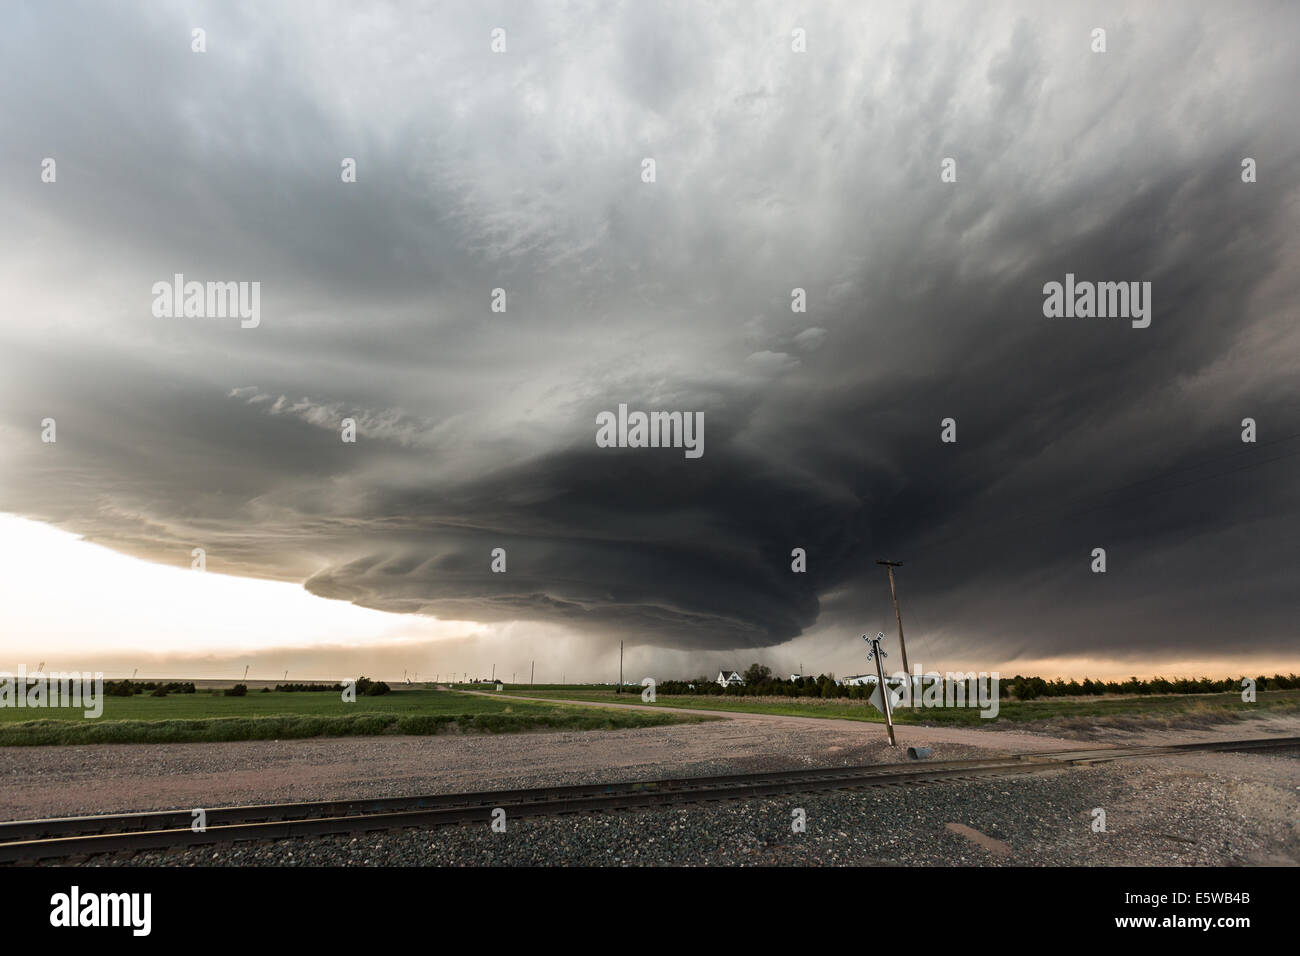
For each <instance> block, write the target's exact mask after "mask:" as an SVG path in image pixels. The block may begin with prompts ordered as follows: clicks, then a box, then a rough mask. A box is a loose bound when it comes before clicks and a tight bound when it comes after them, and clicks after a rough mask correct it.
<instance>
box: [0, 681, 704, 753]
mask: <svg viewBox="0 0 1300 956" xmlns="http://www.w3.org/2000/svg"><path fill="white" fill-rule="evenodd" d="M503 696H504V695H503ZM698 719H699V718H696V717H691V716H690V715H685V714H681V715H674V714H662V715H661V714H653V713H646V712H644V711H640V712H638V711H612V710H608V709H598V708H584V707H575V706H572V705H566V704H558V703H557V704H551V703H538V702H533V701H521V700H515V699H498V698H490V697H482V696H478V695H474V694H462V693H458V692H455V691H446V690H433V689H406V688H402V689H394V690H393V691H392V692H390V693H388V694H384V695H381V696H376V697H367V696H365V695H359V696H358V697H357V699H356V702H355V703H345V702H344V701H343V700H342V698H341V695H340V694H338V693H335V692H329V691H327V692H301V693H286V692H275V691H273V692H270V693H260V692H256V691H250V692H249V693H248V695H247V696H245V697H226V696H224V695H221V694H214V693H212V692H210V691H208V692H204V691H200V692H197V693H194V694H169V695H167V696H166V697H150V696H149V695H148V694H147V693H146V694H143V695H136V696H132V697H105V698H104V713H103V715H102V716H101V717H99V718H96V719H88V718H86V717H85V716H84V712H83V710H82V709H80V708H43V709H40V710H28V709H26V708H13V707H5V708H0V746H21V745H41V744H87V743H182V742H192V741H216V740H279V739H286V738H297V737H319V736H324V737H331V736H354V735H359V734H385V733H394V734H430V733H457V732H459V733H464V732H489V733H510V732H520V731H531V730H602V729H627V728H637V727H658V726H663V725H664V724H669V723H682V722H694V721H695V720H698Z"/></svg>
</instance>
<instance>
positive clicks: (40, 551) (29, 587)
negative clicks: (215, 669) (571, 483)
mask: <svg viewBox="0 0 1300 956" xmlns="http://www.w3.org/2000/svg"><path fill="white" fill-rule="evenodd" d="M0 540H3V542H4V546H3V548H0V582H3V584H2V585H0V587H2V588H3V594H4V598H3V609H2V610H0V624H2V625H3V626H2V627H0V670H4V669H9V670H13V669H14V668H16V667H17V666H18V665H19V664H20V663H25V664H26V665H27V666H28V667H29V668H30V667H33V666H35V665H36V664H37V663H38V662H39V660H45V661H47V663H48V667H49V668H59V667H61V666H62V665H63V664H67V665H68V668H67V669H73V670H76V669H78V668H77V666H76V664H77V658H79V657H80V658H81V659H83V660H84V659H85V658H92V659H93V658H95V657H101V656H103V655H106V654H112V655H113V656H115V657H120V656H122V655H123V654H125V653H131V652H139V653H141V654H145V655H169V654H176V653H180V654H207V653H212V654H214V655H223V656H224V655H231V654H239V653H247V652H252V651H257V652H262V651H268V650H274V649H276V648H299V649H302V648H321V647H328V646H333V647H339V646H344V647H350V648H356V647H361V646H364V645H366V644H383V645H388V646H391V645H394V644H400V643H402V642H404V641H410V642H420V643H427V642H429V641H431V640H438V639H439V638H462V637H467V636H476V635H481V634H483V633H485V632H486V631H488V630H489V628H487V627H486V626H484V625H482V624H477V623H474V622H471V621H443V620H440V619H438V618H435V617H428V616H424V615H418V614H392V613H389V612H385V611H375V610H371V609H368V608H363V607H358V606H356V605H354V604H349V603H347V602H344V601H335V600H330V599H327V598H322V597H317V596H316V595H314V594H311V593H310V592H309V591H307V590H306V589H305V588H303V586H302V585H301V584H293V583H290V582H285V581H265V580H260V579H256V578H241V577H233V576H231V575H224V574H218V573H216V572H213V571H197V570H194V569H190V568H176V567H168V566H164V565H159V564H153V563H151V562H149V561H144V560H142V559H140V558H134V557H131V556H129V555H125V554H119V553H118V552H116V551H113V550H112V549H111V548H107V547H104V546H102V545H98V544H94V543H92V542H89V541H86V540H84V539H83V538H81V537H79V536H78V535H76V534H72V533H70V532H67V531H62V530H60V529H58V528H55V527H53V526H52V525H47V524H43V523H41V522H38V521H31V520H28V519H26V518H19V517H17V516H16V515H12V514H5V513H0ZM29 658H30V660H29Z"/></svg>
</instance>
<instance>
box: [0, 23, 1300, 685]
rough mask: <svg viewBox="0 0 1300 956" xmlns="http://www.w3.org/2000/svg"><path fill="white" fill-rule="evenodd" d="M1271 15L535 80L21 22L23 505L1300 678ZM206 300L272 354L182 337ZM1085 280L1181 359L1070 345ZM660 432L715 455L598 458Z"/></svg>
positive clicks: (733, 43) (341, 562) (757, 613)
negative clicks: (1285, 662)
mask: <svg viewBox="0 0 1300 956" xmlns="http://www.w3.org/2000/svg"><path fill="white" fill-rule="evenodd" d="M1259 8H1260V10H1261V11H1266V12H1267V14H1268V15H1267V16H1260V17H1254V18H1250V17H1247V18H1228V17H1226V16H1225V15H1224V14H1222V13H1221V12H1220V11H1219V10H1218V8H1217V7H1216V6H1215V5H1213V4H1208V3H1207V4H1167V5H1156V6H1152V7H1147V8H1143V9H1142V10H1141V11H1139V12H1133V11H1127V12H1126V13H1125V14H1124V16H1123V18H1118V17H1117V16H1116V15H1112V14H1108V13H1107V12H1106V11H1105V10H1101V11H1098V10H1096V9H1094V8H1093V7H1090V6H1088V5H1067V6H1064V7H1062V6H1060V5H1056V6H1054V8H1053V9H1052V10H1051V11H1047V10H1037V9H1035V8H1032V7H1030V6H1026V5H1018V4H1007V5H995V6H992V7H982V8H980V9H978V10H975V9H971V10H963V11H958V10H954V9H953V8H952V7H950V6H948V5H943V4H904V5H900V6H899V7H898V8H896V9H895V8H891V9H890V10H887V11H881V10H872V11H866V10H859V9H857V8H856V7H854V6H853V5H849V4H846V5H843V6H842V7H841V8H839V9H836V10H825V11H820V12H818V13H817V14H816V15H815V16H810V17H807V18H805V19H800V20H799V22H798V23H793V22H791V20H790V16H789V14H788V13H787V12H785V11H783V10H782V9H780V8H779V7H778V6H776V5H759V6H757V7H756V6H754V5H748V4H746V5H742V6H739V7H737V8H736V9H727V8H725V7H717V8H709V9H707V10H700V9H697V8H696V7H695V6H689V7H688V6H682V7H681V8H680V9H678V10H675V11H674V10H672V9H667V10H665V11H664V12H662V13H659V12H651V11H649V10H646V9H642V8H639V7H634V8H626V9H617V10H611V9H608V8H605V7H601V6H593V7H592V8H591V9H579V8H573V9H569V8H566V10H565V11H564V12H561V11H554V10H550V11H546V10H540V9H539V10H520V11H503V12H499V13H497V14H494V16H497V17H498V18H500V19H502V21H503V22H504V23H505V28H506V30H507V35H508V37H509V42H508V47H507V50H506V52H504V53H500V54H494V53H492V52H491V50H490V48H489V43H488V33H487V30H488V28H489V27H490V26H494V25H496V24H495V22H494V23H492V24H486V21H483V22H480V20H481V17H475V16H469V15H467V13H466V11H465V10H458V9H452V8H448V9H447V10H445V11H441V10H440V11H435V12H432V13H429V12H427V11H411V14H410V16H406V15H402V16H400V17H399V16H397V14H396V13H394V15H393V16H394V18H395V19H392V20H390V19H389V18H388V16H387V15H377V16H375V17H371V18H365V19H362V18H358V17H348V16H342V17H320V16H319V15H318V14H317V13H316V12H314V11H313V10H312V9H311V8H308V7H302V8H295V7H293V6H285V7H279V6H277V7H276V8H275V9H274V10H262V9H260V8H252V7H237V8H227V7H224V6H221V7H218V6H214V7H207V8H201V9H200V10H199V11H198V12H197V13H194V14H188V13H185V14H183V13H181V12H179V11H172V12H160V11H158V10H156V9H152V8H143V7H142V8H140V9H138V10H136V11H134V12H130V13H128V12H120V11H118V12H117V14H118V15H117V16H116V17H115V18H114V19H113V22H112V23H111V24H110V23H108V22H107V21H105V20H104V14H103V12H102V11H98V10H96V9H94V8H86V9H85V10H84V13H83V15H82V16H80V17H55V16H54V15H53V14H48V13H44V12H42V11H40V10H39V9H36V8H29V9H24V10H22V11H21V12H19V13H16V14H14V23H13V24H12V28H11V29H10V30H8V31H6V33H5V36H4V39H0V52H3V54H4V55H5V59H6V62H7V63H9V64H11V65H12V71H11V75H12V76H15V77H22V76H31V75H36V74H37V73H40V75H41V76H42V77H43V78H44V79H43V81H42V83H40V84H37V85H36V86H35V87H34V88H29V87H28V86H20V85H19V84H18V83H16V82H15V83H7V84H4V85H3V86H0V97H2V98H3V101H2V102H0V106H3V107H4V109H5V112H6V116H7V117H8V118H9V119H8V123H9V125H10V133H11V135H10V136H8V137H7V138H8V140H9V142H10V143H12V144H17V145H18V146H19V147H20V148H10V149H7V150H5V151H4V152H3V153H2V154H0V173H2V174H3V185H2V186H0V188H3V190H4V199H5V205H6V208H7V209H11V210H12V211H13V213H12V215H11V216H9V217H8V221H7V223H6V225H5V226H4V227H3V229H0V242H2V243H3V246H0V252H3V253H4V255H3V256H2V257H0V261H3V263H4V265H2V266H0V269H3V278H4V283H5V288H6V290H7V298H8V300H9V301H8V303H7V308H6V319H5V321H4V324H3V327H2V332H0V334H2V335H3V338H4V342H3V346H4V356H5V358H4V360H3V361H4V363H5V365H6V369H5V375H4V376H3V385H2V386H0V388H3V396H2V397H3V402H0V416H2V417H0V428H2V429H3V436H2V437H3V438H4V440H5V442H6V447H7V448H8V449H10V450H11V451H12V454H9V455H7V456H6V457H7V459H8V460H7V462H6V463H5V464H4V465H3V466H0V467H2V470H0V482H2V484H0V490H2V492H3V498H2V499H0V500H2V501H3V507H4V508H5V509H6V510H9V511H13V512H15V513H18V514H23V515H28V516H32V517H36V518H39V519H41V520H46V521H51V522H55V523H57V524H59V525H60V526H62V527H65V528H68V529H70V530H74V531H77V532H79V533H82V534H86V535H88V536H91V537H92V538H93V539H94V540H98V541H102V542H104V543H108V544H110V545H112V546H114V547H116V548H119V549H121V550H124V551H127V552H129V553H132V554H138V555H141V556H145V557H148V558H150V559H152V560H156V561H161V562H164V563H172V564H185V563H188V560H189V558H188V555H189V552H190V549H191V548H192V547H194V546H202V547H204V548H205V549H206V551H207V553H208V554H209V555H210V556H211V560H212V565H211V566H212V568H213V569H215V570H220V571H224V572H229V573H236V574H248V575H256V576H263V577H272V578H277V579H281V580H292V581H299V582H303V583H305V586H306V587H307V588H308V590H310V591H311V592H312V593H314V594H318V595H321V596H325V597H331V598H338V599H342V600H348V601H354V602H357V603H359V604H362V605H364V606H367V607H373V608H379V609H383V610H390V611H400V612H411V613H430V614H436V615H438V616H440V617H443V618H454V619H463V620H471V621H482V622H499V623H501V624H506V623H508V622H514V621H518V622H537V623H539V624H546V625H549V626H553V627H556V628H559V629H560V630H561V631H562V632H563V633H566V634H570V635H573V636H574V640H575V643H574V645H573V647H574V648H578V647H588V646H590V644H588V643H584V642H591V641H597V642H599V641H602V640H604V641H607V640H610V639H617V638H618V637H623V636H626V637H628V638H630V639H631V640H632V641H634V642H636V643H637V644H638V645H639V646H645V647H653V648H663V649H668V650H673V651H683V652H690V651H698V652H700V653H701V654H704V655H707V654H712V653H720V652H725V651H728V650H730V649H733V648H746V649H761V648H770V647H772V646H774V645H780V644H782V643H783V642H788V641H790V640H792V639H795V638H796V637H798V636H799V635H812V636H814V637H817V639H818V640H823V639H824V640H825V641H826V642H827V643H826V645H825V646H826V647H830V646H832V645H833V642H834V641H835V640H836V639H837V638H836V637H835V635H837V634H847V635H849V636H850V637H855V636H856V634H857V633H858V632H860V631H862V630H865V629H867V628H869V627H875V626H877V624H881V625H883V624H884V623H885V622H886V621H887V620H888V615H889V613H890V612H889V610H888V593H887V588H886V587H885V585H884V583H883V577H882V576H881V575H880V574H879V569H878V568H877V567H876V566H875V564H874V562H875V560H876V559H877V558H881V557H886V556H889V557H894V558H899V559H902V560H904V561H905V562H906V567H905V570H904V571H903V572H902V575H901V579H902V581H903V582H904V595H905V609H906V613H908V614H909V615H913V617H910V618H909V620H912V621H914V622H915V625H914V626H915V627H916V628H917V640H918V641H922V640H927V639H928V640H929V641H931V642H932V646H933V647H934V649H935V650H934V652H933V653H934V654H939V655H965V656H966V657H968V658H969V657H973V656H979V655H988V656H992V657H996V658H998V659H1015V658H1029V659H1035V660H1042V659H1051V658H1053V657H1066V656H1077V655H1078V654H1079V653H1080V652H1081V649H1086V651H1087V653H1089V654H1094V655H1098V656H1108V657H1110V658H1124V657H1131V656H1134V655H1137V656H1139V657H1140V658H1141V659H1145V660H1149V661H1158V660H1160V659H1162V658H1171V657H1172V656H1174V655H1178V656H1179V657H1180V659H1183V658H1187V657H1189V656H1195V655H1205V654H1208V653H1210V652H1211V651H1214V652H1216V653H1217V652H1218V651H1220V650H1222V649H1223V647H1224V646H1225V644H1226V645H1227V646H1228V647H1230V648H1234V649H1237V650H1238V651H1239V652H1240V653H1242V654H1247V653H1249V654H1254V655H1269V654H1273V655H1276V656H1278V657H1279V658H1281V657H1284V656H1287V655H1293V654H1294V650H1295V647H1296V643H1295V625H1294V621H1295V620H1296V611H1297V602H1296V593H1297V592H1296V588H1295V569H1296V568H1297V567H1300V546H1298V545H1297V544H1296V541H1297V540H1298V537H1297V534H1296V532H1297V530H1300V528H1298V527H1297V524H1300V518H1298V517H1297V516H1298V515H1300V508H1297V504H1300V502H1298V501H1297V497H1298V496H1300V492H1297V490H1296V489H1297V483H1296V482H1295V480H1294V477H1295V467H1296V463H1297V461H1300V459H1297V458H1294V457H1288V456H1289V455H1290V454H1291V453H1292V452H1293V451H1294V450H1295V449H1296V445H1295V444H1294V443H1290V444H1288V442H1289V441H1290V440H1291V439H1292V438H1294V437H1295V436H1297V435H1300V405H1298V404H1297V395H1296V386H1295V376H1294V374H1293V371H1292V370H1293V369H1294V368H1295V367H1296V366H1297V360H1298V359H1300V332H1297V331H1296V330H1297V329H1298V328H1300V324H1298V323H1297V322H1296V319H1297V311H1296V306H1295V303H1296V301H1297V299H1296V292H1297V291H1300V290H1297V288H1296V285H1297V280H1296V276H1297V275H1300V269H1297V264H1298V262H1300V258H1298V252H1300V250H1298V249H1297V246H1296V239H1295V238H1294V237H1295V235H1296V234H1297V231H1296V228H1295V226H1296V208H1297V206H1296V197H1297V179H1296V174H1297V171H1300V142H1298V141H1297V136H1296V134H1295V131H1294V129H1293V124H1290V125H1289V124H1285V123H1279V122H1277V117H1278V116H1282V115H1286V114H1287V111H1288V107H1289V100H1288V99H1287V94H1286V92H1285V91H1288V90H1290V89H1293V88H1295V86H1296V81H1297V80H1298V79H1300V75H1298V74H1300V65H1297V64H1296V62H1295V59H1294V57H1293V56H1291V55H1289V47H1288V45H1287V44H1285V43H1279V42H1278V39H1279V37H1285V36H1291V37H1295V36H1296V35H1297V33H1298V32H1300V31H1298V29H1297V28H1300V22H1297V19H1298V16H1300V15H1297V13H1296V12H1295V11H1293V10H1291V9H1290V8H1288V7H1285V6H1281V7H1279V6H1273V5H1268V4H1260V5H1259ZM191 17H192V18H194V19H203V20H204V21H205V23H204V26H205V27H206V29H207V36H208V38H209V39H208V51H207V52H206V53H204V54H194V53H192V52H191V51H190V48H189V42H188V38H189V35H190V29H191V27H192V26H194V25H195V24H192V23H191V22H190V18H191ZM1102 21H1104V25H1106V26H1108V27H1109V34H1108V38H1109V42H1108V47H1107V50H1106V52H1105V53H1094V52H1093V51H1092V49H1091V39H1090V38H1091V36H1092V30H1093V29H1094V28H1095V27H1097V26H1098V25H1099V23H1100V22H1102ZM399 23H401V24H404V26H402V27H401V28H400V29H399V28H398V24H399ZM794 27H799V28H802V29H805V30H806V31H807V37H808V43H807V51H806V52H803V53H796V52H794V51H793V50H792V49H791V43H790V36H791V30H792V28H794ZM432 36H436V37H437V38H438V39H437V49H438V50H439V51H441V52H440V53H439V55H437V56H435V55H432V54H431V53H430V46H429V42H430V41H429V37H432ZM286 53H292V55H291V56H290V55H286ZM48 62H66V63H67V64H69V68H68V69H66V70H60V71H58V72H57V73H55V74H49V73H48V71H45V70H44V66H43V65H44V64H46V63H48ZM159 70H163V71H165V72H166V75H169V76H172V77H174V78H175V82H172V83H167V84H158V83H156V82H154V81H153V80H152V79H151V77H153V76H156V75H158V71H159ZM593 78H600V82H593ZM47 155H49V156H53V157H55V158H56V159H57V160H58V164H59V165H58V169H59V175H58V180H57V182H56V183H52V184H51V183H42V182H41V181H40V179H39V175H38V173H39V169H37V168H36V167H35V166H34V165H33V162H34V161H33V159H32V157H33V156H36V157H40V156H47ZM345 157H350V158H353V159H354V160H355V162H356V170H357V176H356V182H344V181H343V180H342V179H341V177H340V172H339V171H340V164H341V161H342V160H343V159H344V158H345ZM1246 157H1250V158H1252V159H1254V160H1255V161H1256V162H1257V164H1258V169H1259V175H1258V178H1257V181H1255V182H1250V183H1247V182H1243V177H1242V161H1243V158H1246ZM646 158H653V159H654V160H655V170H656V174H655V178H654V181H653V182H646V181H644V179H643V170H644V168H645V167H644V163H643V161H644V160H645V159H646ZM948 159H951V160H953V162H952V163H951V164H946V163H945V160H948ZM946 173H951V175H948V176H947V177H946V178H945V174H946ZM949 180H951V181H949ZM178 272H184V273H185V274H186V276H187V277H188V276H194V277H195V278H198V279H213V280H223V281H225V280H230V281H235V280H239V281H245V280H247V281H259V282H260V283H261V290H262V291H261V295H262V298H261V313H262V318H261V322H260V324H259V326H258V327H257V328H250V329H241V328H239V323H238V322H237V321H231V322H226V323H224V324H223V322H222V321H220V320H210V319H193V318H191V319H185V318H169V319H158V318H156V317H154V316H152V315H151V314H150V308H149V302H150V297H149V289H150V287H151V285H152V284H153V283H154V282H156V281H158V280H160V279H166V278H169V277H170V276H171V275H173V274H174V273H178ZM1067 274H1072V275H1076V276H1078V277H1080V278H1081V279H1087V280H1090V281H1115V282H1120V281H1123V282H1128V281H1134V282H1150V283H1151V288H1152V297H1151V302H1152V318H1151V324H1150V326H1149V327H1147V328H1134V327H1133V326H1132V325H1131V323H1130V322H1128V321H1125V320H1122V319H1100V318H1077V317H1076V318H1064V317H1061V318H1049V317H1047V316H1045V315H1044V312H1043V303H1044V292H1043V287H1044V285H1045V284H1046V283H1049V282H1054V281H1055V282H1061V281H1062V280H1063V277H1064V276H1066V275H1067ZM497 290H500V293H501V294H500V295H498V294H497ZM496 303H503V304H504V307H503V310H494V304H496ZM798 309H801V311H800V310H798ZM620 403H626V404H628V405H629V406H630V407H633V408H642V409H666V410H689V411H691V412H700V413H702V414H703V416H704V420H705V422H706V431H707V436H708V440H707V446H706V447H707V450H706V453H705V454H704V455H703V457H701V458H699V459H694V460H691V459H686V458H684V456H683V455H682V453H681V451H680V450H674V449H635V448H598V447H597V446H596V442H595V435H596V415H597V414H598V413H599V412H601V411H603V410H607V409H614V408H617V407H618V405H619V404H620ZM46 417H53V418H55V419H56V420H57V422H58V430H59V431H58V441H57V444H54V445H49V444H46V443H42V442H41V440H40V430H39V428H38V424H39V423H40V422H41V421H42V420H43V419H44V418H46ZM1245 418H1251V419H1253V420H1254V421H1256V422H1257V423H1258V427H1259V433H1258V439H1257V441H1256V442H1255V443H1252V444H1246V443H1243V442H1242V440H1241V433H1242V430H1243V427H1242V424H1241V423H1242V421H1243V419H1245ZM344 419H352V420H353V421H354V422H355V423H356V433H357V436H358V440H357V441H356V442H355V443H346V442H343V441H342V440H341V439H340V429H341V427H342V421H343V420H344ZM946 419H951V420H952V421H953V423H954V425H953V436H954V437H955V441H948V442H945V441H943V440H942V436H943V428H942V426H941V422H943V421H944V420H946ZM1098 547H1101V548H1104V549H1105V550H1106V553H1107V559H1108V567H1107V571H1106V573H1105V574H1097V573H1094V572H1093V571H1092V568H1091V565H1092V560H1093V559H1092V552H1093V550H1094V549H1095V548H1098ZM497 548H501V549H504V551H505V555H506V566H507V570H506V571H505V572H504V573H498V572H494V571H493V570H492V567H491V566H492V557H491V556H492V553H493V551H494V549H497ZM795 548H802V549H804V551H805V552H806V555H807V570H806V571H804V572H801V573H800V572H795V571H792V569H791V564H792V554H791V553H792V550H793V549H795ZM548 633H552V632H548ZM668 650H665V655H666V656H665V657H664V658H663V659H664V660H669V659H671V660H674V661H677V660H680V659H679V658H676V657H671V656H670V655H668ZM574 653H577V654H583V653H586V652H585V651H578V650H574ZM706 669H707V668H706Z"/></svg>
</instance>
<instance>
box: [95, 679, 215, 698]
mask: <svg viewBox="0 0 1300 956" xmlns="http://www.w3.org/2000/svg"><path fill="white" fill-rule="evenodd" d="M104 693H105V694H106V695H107V696H109V697H134V696H135V695H136V694H145V693H147V694H149V696H151V697H166V696H167V695H168V694H192V693H194V682H193V681H178V680H173V681H155V680H141V681H133V680H106V681H104Z"/></svg>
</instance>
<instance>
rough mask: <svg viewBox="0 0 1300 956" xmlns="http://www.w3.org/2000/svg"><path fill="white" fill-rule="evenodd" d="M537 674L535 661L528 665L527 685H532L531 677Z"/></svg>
mask: <svg viewBox="0 0 1300 956" xmlns="http://www.w3.org/2000/svg"><path fill="white" fill-rule="evenodd" d="M536 676H537V661H535V660H534V661H533V662H532V663H531V664H529V665H528V686H529V687H532V686H533V678H534V677H536Z"/></svg>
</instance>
